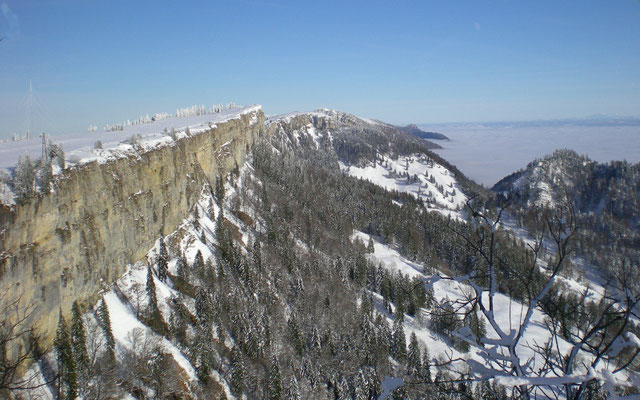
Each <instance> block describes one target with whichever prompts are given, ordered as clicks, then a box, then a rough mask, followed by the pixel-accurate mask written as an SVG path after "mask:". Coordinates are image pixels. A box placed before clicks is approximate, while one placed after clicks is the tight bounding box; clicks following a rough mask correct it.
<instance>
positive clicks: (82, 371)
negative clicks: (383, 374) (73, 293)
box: [71, 301, 89, 383]
mask: <svg viewBox="0 0 640 400" xmlns="http://www.w3.org/2000/svg"><path fill="white" fill-rule="evenodd" d="M71 347H72V349H73V358H74V360H75V363H76V367H77V371H78V374H77V375H78V378H79V381H80V382H81V383H83V381H86V378H87V375H88V371H89V354H88V352H87V335H86V333H85V329H84V322H83V321H82V313H81V312H80V306H79V305H78V302H77V301H74V302H73V306H72V307H71Z"/></svg>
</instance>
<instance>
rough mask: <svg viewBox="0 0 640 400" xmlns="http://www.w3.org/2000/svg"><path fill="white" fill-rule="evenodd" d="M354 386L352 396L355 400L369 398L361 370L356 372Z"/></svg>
mask: <svg viewBox="0 0 640 400" xmlns="http://www.w3.org/2000/svg"><path fill="white" fill-rule="evenodd" d="M353 386H354V396H353V398H354V399H355V400H367V399H368V398H369V389H368V388H367V380H366V379H365V377H364V373H363V372H362V370H360V371H358V375H357V376H356V379H355V382H354V383H353Z"/></svg>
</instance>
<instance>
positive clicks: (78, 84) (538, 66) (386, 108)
mask: <svg viewBox="0 0 640 400" xmlns="http://www.w3.org/2000/svg"><path fill="white" fill-rule="evenodd" d="M0 11H2V13H0V36H2V37H4V39H3V40H2V41H0V136H6V134H8V133H10V132H12V131H14V130H18V129H21V127H22V126H24V121H25V118H24V98H25V94H26V92H27V88H28V82H29V80H30V79H31V80H33V85H34V89H35V92H36V95H37V99H38V102H39V104H40V105H41V108H42V110H44V111H41V110H40V106H38V107H37V108H36V117H35V118H34V121H36V122H37V123H42V124H43V127H42V128H40V127H35V128H34V129H35V130H38V129H40V130H42V129H46V130H47V131H50V132H60V131H62V130H70V129H74V130H77V129H86V127H87V126H88V125H89V124H97V125H98V126H100V127H101V126H102V125H103V124H105V123H108V122H117V121H121V120H123V119H134V118H136V117H138V116H139V115H141V114H143V113H147V112H148V113H153V112H162V111H166V112H175V109H176V107H184V106H189V105H192V104H205V105H207V106H211V105H212V104H214V103H220V102H228V101H233V102H236V103H238V104H253V103H259V104H262V105H263V107H264V110H265V112H266V113H268V114H276V113H283V112H289V111H295V110H300V111H303V110H311V109H315V108H319V107H330V108H336V109H340V110H344V111H348V112H352V113H355V114H358V115H362V116H367V117H373V118H378V119H382V120H385V121H389V122H393V123H409V122H417V123H423V122H424V123H432V122H454V121H456V122H461V121H492V120H527V119H538V118H544V119H548V118H563V117H580V116H587V115H592V114H601V113H603V114H623V115H638V114H640V2H639V1H638V0H602V1H591V0H582V1H557V0H554V1H511V0H509V1H500V0H495V1H478V0H474V1H401V0H398V1H391V0H385V1H376V0H368V1H339V2H338V1H335V2H334V1H323V2H310V1H309V2H307V1H282V0H264V1H262V0H245V1H240V0H238V1H184V2H177V1H166V2H165V1H142V0H127V1H120V0H0ZM43 115H46V116H43Z"/></svg>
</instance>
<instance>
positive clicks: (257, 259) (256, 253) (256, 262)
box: [252, 240, 262, 271]
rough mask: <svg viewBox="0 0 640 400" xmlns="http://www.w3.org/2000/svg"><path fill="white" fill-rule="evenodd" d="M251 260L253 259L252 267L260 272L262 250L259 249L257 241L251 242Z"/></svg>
mask: <svg viewBox="0 0 640 400" xmlns="http://www.w3.org/2000/svg"><path fill="white" fill-rule="evenodd" d="M252 258H253V267H254V268H255V269H256V270H258V271H262V250H261V248H260V241H259V240H256V241H255V242H253V252H252Z"/></svg>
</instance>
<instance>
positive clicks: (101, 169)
mask: <svg viewBox="0 0 640 400" xmlns="http://www.w3.org/2000/svg"><path fill="white" fill-rule="evenodd" d="M263 134H266V129H265V125H264V115H263V113H262V111H261V110H259V109H257V108H256V110H253V111H251V112H249V113H245V114H241V115H239V116H238V117H237V118H236V119H232V120H230V121H227V122H224V123H220V124H218V125H217V126H216V127H214V128H213V129H210V130H208V131H206V132H204V133H200V134H194V135H190V136H188V137H186V138H183V139H180V140H178V141H177V142H174V143H173V144H172V145H170V146H164V147H160V148H156V149H154V150H151V151H147V152H145V153H141V154H137V155H136V157H135V158H133V157H128V158H120V159H116V160H111V161H109V162H107V163H104V164H98V163H96V162H94V163H89V164H85V165H83V166H82V167H79V168H74V169H71V170H67V171H65V172H64V173H63V174H62V175H60V176H58V178H57V180H56V185H55V192H54V193H51V194H49V195H44V196H38V197H35V198H33V199H32V201H30V202H29V203H28V204H24V205H17V206H15V207H13V208H12V209H8V208H3V209H2V210H0V227H1V228H0V290H1V291H2V293H4V294H5V295H6V296H7V297H6V298H17V297H18V296H22V297H21V301H22V305H23V306H26V305H27V304H33V305H35V306H36V308H35V312H34V313H33V315H32V321H30V322H31V323H32V324H33V325H34V326H35V327H36V329H37V332H38V333H39V334H40V337H41V339H42V344H43V345H44V346H45V347H47V348H48V347H49V345H50V344H51V341H52V339H53V336H54V334H55V329H56V324H57V320H58V312H57V311H58V309H59V308H62V310H63V312H68V310H69V309H70V308H71V304H72V302H73V301H74V300H78V301H80V302H84V303H90V302H94V301H95V300H96V297H97V296H98V294H99V291H100V289H101V288H103V287H104V286H106V285H108V284H110V283H111V282H113V281H114V280H115V279H116V278H118V277H119V276H120V275H121V273H122V272H123V270H124V268H125V266H126V265H127V264H131V263H134V262H136V261H140V260H142V259H143V258H144V257H145V255H146V253H147V251H148V250H149V248H150V247H152V246H153V244H154V241H155V240H156V239H158V237H160V235H163V234H167V233H169V232H171V231H173V230H174V229H175V228H176V227H177V226H178V225H179V224H180V223H181V222H182V220H183V218H184V217H185V216H186V215H187V212H188V211H189V209H190V208H191V207H192V206H193V205H194V204H195V202H196V201H197V200H198V198H199V196H200V193H201V190H202V188H203V186H204V185H205V184H207V183H212V186H213V181H214V180H215V177H216V176H218V175H220V174H225V173H227V172H229V171H231V169H233V168H234V167H235V166H236V165H241V164H242V163H243V159H244V157H245V155H246V153H247V149H248V148H249V147H250V145H251V144H252V143H253V141H254V140H255V139H256V138H257V137H259V136H260V135H263Z"/></svg>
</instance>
